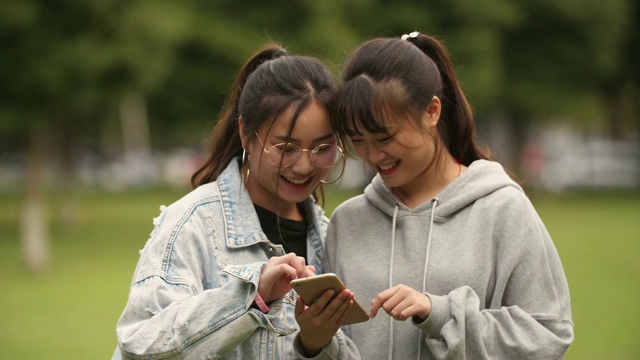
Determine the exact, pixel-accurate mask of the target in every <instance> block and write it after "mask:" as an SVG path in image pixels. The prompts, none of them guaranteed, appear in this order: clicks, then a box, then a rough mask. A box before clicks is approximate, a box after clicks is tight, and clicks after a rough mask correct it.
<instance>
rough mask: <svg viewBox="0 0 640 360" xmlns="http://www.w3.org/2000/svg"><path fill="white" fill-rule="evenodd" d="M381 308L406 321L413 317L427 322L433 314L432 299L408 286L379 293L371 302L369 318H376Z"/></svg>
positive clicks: (395, 317) (398, 286) (397, 318)
mask: <svg viewBox="0 0 640 360" xmlns="http://www.w3.org/2000/svg"><path fill="white" fill-rule="evenodd" d="M381 307H382V308H383V309H384V311H385V312H386V313H387V314H389V316H391V317H393V318H394V319H396V320H400V321H404V320H406V319H408V318H410V317H412V316H417V317H419V318H420V319H422V320H425V319H426V318H427V317H428V316H429V314H431V299H429V297H428V296H427V295H425V294H423V293H421V292H419V291H417V290H415V289H413V288H410V287H408V286H406V285H397V286H394V287H392V288H390V289H387V290H385V291H383V292H381V293H379V294H378V296H376V298H375V299H373V300H372V301H371V313H370V315H369V316H371V317H374V316H376V315H377V314H378V311H379V309H380V308H381Z"/></svg>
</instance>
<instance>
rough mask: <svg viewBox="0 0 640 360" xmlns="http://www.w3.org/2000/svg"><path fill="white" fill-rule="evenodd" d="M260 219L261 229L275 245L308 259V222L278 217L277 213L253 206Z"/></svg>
mask: <svg viewBox="0 0 640 360" xmlns="http://www.w3.org/2000/svg"><path fill="white" fill-rule="evenodd" d="M253 206H254V207H255V209H256V213H257V214H258V218H259V219H260V227H262V231H264V233H265V234H266V235H267V238H268V239H269V240H271V242H272V243H274V244H280V245H282V246H283V247H284V251H285V252H287V253H290V252H294V253H296V255H298V256H302V257H304V258H305V259H307V221H306V220H291V219H285V218H283V217H278V216H277V215H276V214H275V213H273V212H271V211H269V210H267V209H265V208H263V207H260V206H258V205H256V204H253Z"/></svg>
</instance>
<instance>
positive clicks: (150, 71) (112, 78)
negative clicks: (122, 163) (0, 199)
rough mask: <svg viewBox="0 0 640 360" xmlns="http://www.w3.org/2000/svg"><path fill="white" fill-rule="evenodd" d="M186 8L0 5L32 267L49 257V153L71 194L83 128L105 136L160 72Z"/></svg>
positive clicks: (76, 2) (6, 121) (3, 103)
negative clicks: (22, 152)
mask: <svg viewBox="0 0 640 360" xmlns="http://www.w3.org/2000/svg"><path fill="white" fill-rule="evenodd" d="M181 9H182V8H181V6H180V5H174V3H173V2H169V1H164V2H161V1H139V2H129V1H126V0H122V1H109V2H107V1H100V0H93V1H81V0H73V1H36V0H31V1H23V2H4V3H2V5H0V40H1V41H2V44H3V45H2V48H1V49H2V50H1V53H0V64H1V66H2V69H3V71H2V75H1V76H2V78H1V80H2V87H1V88H0V94H1V95H2V96H0V115H2V121H1V122H2V124H3V130H5V131H6V132H7V133H10V134H11V135H12V136H14V137H19V138H22V139H24V141H25V142H24V143H25V144H26V146H25V147H26V150H27V151H26V154H27V157H26V163H27V166H26V183H25V185H26V186H25V202H24V206H23V214H22V216H23V221H22V242H23V245H24V246H23V249H24V250H25V253H24V256H25V260H26V264H27V267H28V268H29V270H31V271H33V272H42V271H44V270H45V269H46V268H47V267H48V262H49V254H48V250H47V249H48V236H47V234H48V230H47V229H48V226H47V221H46V218H45V201H44V196H43V195H44V188H45V182H44V174H45V171H44V167H45V164H46V163H47V162H48V160H51V158H50V157H48V156H47V155H48V154H49V153H50V152H52V150H53V149H57V150H56V151H55V152H57V153H59V154H60V156H59V158H60V159H61V165H62V171H61V172H60V174H62V180H61V181H60V186H61V188H62V189H63V191H65V192H66V193H67V194H65V195H64V196H63V198H64V200H63V203H64V204H70V203H71V202H72V198H73V197H72V196H69V194H70V193H71V190H72V189H73V180H74V178H73V177H71V176H67V175H69V174H72V173H73V171H72V164H73V157H72V150H73V148H74V144H75V143H76V141H77V139H78V138H79V137H80V136H89V137H94V138H97V137H98V136H99V134H100V131H101V128H102V126H103V124H104V122H105V121H106V120H107V119H110V118H113V117H115V116H117V115H116V114H117V112H116V111H115V109H117V104H118V103H119V102H120V101H121V100H122V99H123V98H125V96H127V95H129V94H130V93H134V94H135V93H144V92H145V91H149V89H151V88H153V87H154V86H157V85H158V84H159V83H160V82H161V81H162V78H163V76H164V75H165V74H166V72H167V69H168V67H169V65H170V64H171V62H172V60H173V56H172V51H171V49H172V46H173V44H174V43H175V41H177V39H178V38H179V37H180V35H181V33H182V30H183V28H184V25H185V24H187V23H188V19H187V18H186V15H187V14H186V13H185V11H181ZM166 14H171V15H172V16H171V18H169V17H167V16H165V15H166ZM27 139H28V140H27ZM16 143H17V144H20V142H16ZM71 211H72V208H69V207H67V208H64V209H63V211H62V214H68V213H69V212H71Z"/></svg>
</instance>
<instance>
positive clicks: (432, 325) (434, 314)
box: [413, 293, 451, 339]
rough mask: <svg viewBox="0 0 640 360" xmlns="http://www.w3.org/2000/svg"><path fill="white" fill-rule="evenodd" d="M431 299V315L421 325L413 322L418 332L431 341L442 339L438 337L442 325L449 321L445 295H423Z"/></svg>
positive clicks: (449, 313)
mask: <svg viewBox="0 0 640 360" xmlns="http://www.w3.org/2000/svg"><path fill="white" fill-rule="evenodd" d="M425 295H427V296H428V297H429V299H431V314H429V317H428V318H427V319H426V320H425V321H423V322H422V323H419V324H418V323H416V322H415V321H414V322H413V323H414V324H415V325H416V326H417V327H418V328H420V330H422V331H424V332H425V333H427V334H428V335H429V337H430V338H432V339H439V338H442V336H441V335H440V333H441V330H442V328H443V327H444V325H445V324H446V323H447V322H449V320H451V306H450V304H449V297H448V296H447V295H443V296H438V295H431V294H427V293H425Z"/></svg>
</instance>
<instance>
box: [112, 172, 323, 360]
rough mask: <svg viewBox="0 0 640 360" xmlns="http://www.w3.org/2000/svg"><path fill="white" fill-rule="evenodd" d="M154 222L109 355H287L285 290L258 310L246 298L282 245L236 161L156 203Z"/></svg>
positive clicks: (318, 222) (289, 321) (289, 329)
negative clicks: (268, 230) (273, 238)
mask: <svg viewBox="0 0 640 360" xmlns="http://www.w3.org/2000/svg"><path fill="white" fill-rule="evenodd" d="M311 208H312V209H315V208H313V207H311ZM312 212H313V216H314V217H316V218H315V219H314V220H313V225H312V228H313V229H312V230H310V231H309V233H310V237H311V238H310V239H309V241H310V246H309V247H310V248H312V249H311V250H310V253H311V254H312V256H309V259H313V261H311V260H310V263H311V264H313V265H315V266H316V268H317V269H318V268H319V271H320V272H321V271H322V247H323V245H324V235H325V231H326V222H327V221H326V217H324V216H323V213H322V212H317V210H314V211H312ZM318 215H321V216H319V217H318ZM154 224H155V228H154V230H153V231H152V233H151V235H150V237H149V240H148V242H147V244H146V245H145V247H144V249H143V250H142V251H141V257H140V260H139V262H138V265H137V267H136V270H135V273H134V277H133V281H132V284H131V288H130V291H129V298H128V301H127V304H126V306H125V309H124V311H123V313H122V315H121V317H120V320H119V321H118V324H117V326H116V334H117V337H118V349H116V353H115V354H114V357H113V358H114V359H118V358H133V359H164V358H180V359H190V358H193V359H204V358H217V359H221V358H238V357H240V358H258V357H260V358H266V359H279V358H290V357H291V356H292V355H293V338H294V335H292V334H293V333H294V332H295V331H296V329H297V324H296V322H295V315H294V306H295V300H294V299H295V297H294V294H293V293H290V294H287V295H286V296H285V297H284V298H282V299H280V300H277V301H274V302H273V303H271V304H269V305H270V311H269V312H268V313H267V314H264V313H262V312H261V311H259V310H257V309H254V308H252V307H251V304H252V303H253V301H254V299H255V295H256V291H257V285H258V282H259V279H260V273H261V271H262V269H263V267H264V265H265V264H266V261H267V260H268V258H269V257H270V256H273V255H282V254H284V251H283V250H282V249H281V248H279V247H278V246H270V245H271V243H270V242H269V241H268V239H267V238H266V236H265V235H264V233H263V232H262V230H261V229H260V223H259V220H258V218H257V215H256V214H255V211H254V210H253V204H252V203H251V200H250V198H249V196H248V194H247V193H246V190H244V186H243V185H242V183H241V182H240V176H239V171H238V167H237V164H236V162H235V161H232V164H231V165H230V166H229V167H228V168H227V169H226V170H225V171H224V172H223V174H222V175H221V176H220V178H219V179H218V181H216V182H213V183H210V184H206V185H203V186H201V187H199V188H198V189H196V190H194V191H192V192H191V193H189V194H188V195H186V196H185V197H183V198H182V199H180V200H179V201H177V202H176V203H174V204H172V205H171V206H169V207H166V208H165V207H163V208H162V212H161V214H160V216H159V217H158V218H156V219H154ZM263 244H267V245H268V246H262V245H263ZM265 248H272V249H273V248H275V250H276V253H274V254H268V251H267V250H265ZM278 251H279V252H278Z"/></svg>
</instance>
